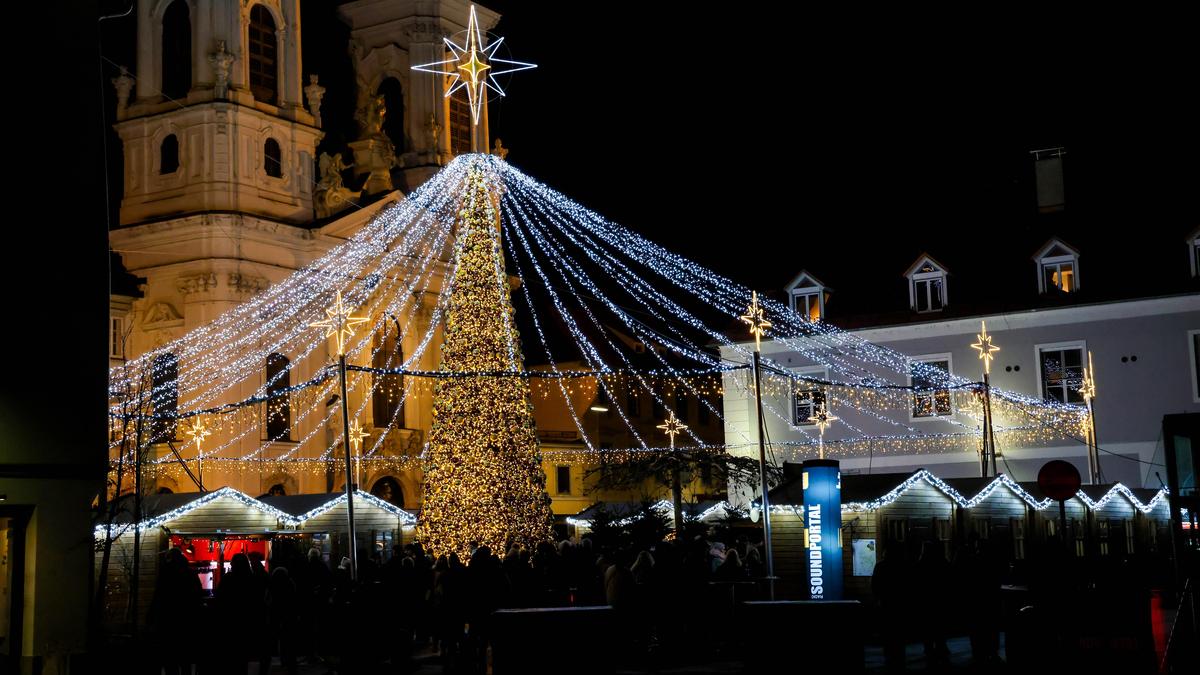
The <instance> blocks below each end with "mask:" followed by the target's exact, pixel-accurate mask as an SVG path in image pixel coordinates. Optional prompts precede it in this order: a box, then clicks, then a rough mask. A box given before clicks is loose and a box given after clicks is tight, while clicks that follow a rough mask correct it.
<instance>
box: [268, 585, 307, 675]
mask: <svg viewBox="0 0 1200 675" xmlns="http://www.w3.org/2000/svg"><path fill="white" fill-rule="evenodd" d="M266 606H267V628H268V635H269V636H270V645H271V652H274V653H276V654H279V660H280V662H281V663H283V665H284V667H285V668H287V671H288V673H289V674H290V675H296V673H297V672H299V667H298V666H297V663H296V639H297V637H298V636H299V634H300V598H299V596H298V595H297V593H296V584H295V583H294V582H293V581H292V578H291V575H290V574H289V573H288V571H287V568H286V567H276V568H275V569H273V570H271V576H270V577H269V578H268V580H267V595H266ZM267 663H268V664H269V663H270V654H268V655H267ZM263 675H265V673H264V674H263Z"/></svg>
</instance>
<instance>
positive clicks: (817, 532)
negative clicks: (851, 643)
mask: <svg viewBox="0 0 1200 675" xmlns="http://www.w3.org/2000/svg"><path fill="white" fill-rule="evenodd" d="M800 469H801V471H802V472H803V474H802V475H803V479H802V480H803V487H804V527H805V538H804V540H805V541H804V545H805V549H806V550H805V565H804V574H805V575H806V577H807V579H808V595H809V598H810V599H812V600H841V599H842V472H841V468H840V466H839V465H838V462H837V460H835V459H810V460H808V461H807V462H805V463H804V464H802V465H801V467H800Z"/></svg>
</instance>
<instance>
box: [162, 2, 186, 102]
mask: <svg viewBox="0 0 1200 675" xmlns="http://www.w3.org/2000/svg"><path fill="white" fill-rule="evenodd" d="M191 88H192V20H191V17H190V16H189V15H188V4H187V0H175V2H172V3H171V6H170V7H168V8H167V11H166V12H164V13H163V22H162V92H163V96H166V97H167V98H172V99H179V98H186V97H187V93H188V90H189V89H191Z"/></svg>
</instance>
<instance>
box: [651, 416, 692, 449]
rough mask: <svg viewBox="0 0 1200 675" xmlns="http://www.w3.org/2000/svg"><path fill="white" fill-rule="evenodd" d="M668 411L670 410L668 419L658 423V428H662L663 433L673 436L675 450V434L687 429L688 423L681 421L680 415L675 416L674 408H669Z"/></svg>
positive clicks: (672, 445)
mask: <svg viewBox="0 0 1200 675" xmlns="http://www.w3.org/2000/svg"><path fill="white" fill-rule="evenodd" d="M667 412H668V415H667V421H666V422H663V423H662V424H660V425H658V428H659V429H662V430H663V433H665V434H666V435H668V436H670V437H671V449H672V450H674V449H675V435H676V434H682V433H683V432H684V431H686V430H687V425H686V424H684V423H683V422H680V421H679V418H678V417H675V411H674V410H669V411H667Z"/></svg>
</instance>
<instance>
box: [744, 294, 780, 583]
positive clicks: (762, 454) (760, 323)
mask: <svg viewBox="0 0 1200 675" xmlns="http://www.w3.org/2000/svg"><path fill="white" fill-rule="evenodd" d="M739 318H740V319H741V320H742V321H743V322H745V323H746V324H747V325H748V326H749V328H750V333H751V335H753V336H754V400H755V402H756V404H757V408H758V478H759V484H760V489H761V490H762V516H763V548H764V549H766V559H767V594H768V597H769V598H770V599H771V600H774V599H775V559H774V556H773V555H772V554H771V500H770V496H769V495H768V494H767V493H768V491H769V488H770V486H769V484H768V483H767V445H766V438H765V437H764V434H763V404H762V368H761V361H762V354H761V352H762V335H763V333H764V332H765V331H766V329H768V328H770V327H771V322H770V321H767V319H766V316H764V314H763V309H762V307H761V306H759V304H758V292H757V291H753V292H751V295H750V307H749V308H748V309H747V310H746V313H745V314H743V315H742V316H740V317H739Z"/></svg>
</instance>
